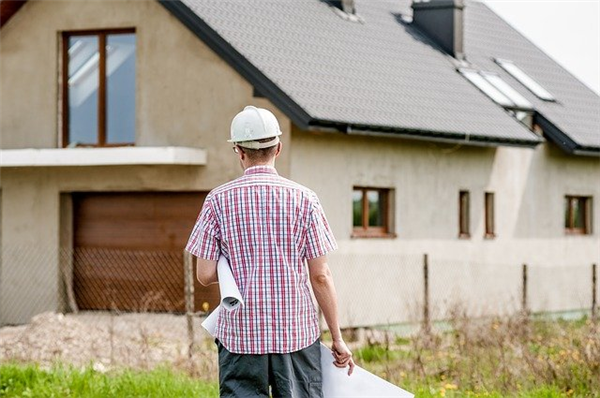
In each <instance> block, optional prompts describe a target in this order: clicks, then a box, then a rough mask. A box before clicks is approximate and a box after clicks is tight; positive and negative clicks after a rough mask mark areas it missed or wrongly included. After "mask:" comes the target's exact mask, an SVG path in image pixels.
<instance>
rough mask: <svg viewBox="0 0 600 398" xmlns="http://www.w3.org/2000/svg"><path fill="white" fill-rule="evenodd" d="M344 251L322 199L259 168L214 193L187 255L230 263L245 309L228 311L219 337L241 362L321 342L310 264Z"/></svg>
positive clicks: (270, 169) (219, 324) (222, 317)
mask: <svg viewBox="0 0 600 398" xmlns="http://www.w3.org/2000/svg"><path fill="white" fill-rule="evenodd" d="M336 248H337V244H336V242H335V239H334V237H333V234H332V232H331V230H330V228H329V225H328V223H327V220H326V218H325V214H324V212H323V209H322V208H321V205H320V203H319V199H318V198H317V196H316V194H315V193H314V192H312V191H311V190H309V189H308V188H306V187H304V186H302V185H299V184H297V183H294V182H292V181H290V180H287V179H285V178H283V177H280V176H279V175H278V174H277V171H276V170H275V169H274V168H273V167H268V166H255V167H250V168H248V169H246V171H245V173H244V175H243V176H242V177H240V178H238V179H236V180H234V181H231V182H229V183H227V184H224V185H222V186H220V187H218V188H215V189H214V190H212V191H211V192H210V193H209V194H208V196H207V197H206V200H205V202H204V206H203V207H202V210H201V212H200V215H199V216H198V220H197V221H196V225H195V226H194V229H193V231H192V234H191V236H190V239H189V241H188V244H187V247H186V250H188V251H189V252H190V253H192V254H193V255H195V256H196V257H200V258H204V259H208V260H218V259H219V256H220V254H221V253H222V254H223V255H224V256H225V257H227V259H229V264H230V266H231V270H232V273H233V276H234V278H235V281H236V283H237V285H238V287H239V289H240V292H241V294H242V297H243V298H244V301H245V306H244V307H243V308H237V309H235V310H233V311H231V312H229V311H226V310H221V312H220V314H219V319H218V321H217V329H216V337H217V338H218V339H219V340H220V341H221V344H223V346H224V347H225V348H227V350H229V351H230V352H233V353H237V354H267V353H289V352H294V351H298V350H301V349H303V348H306V347H308V346H309V345H311V344H312V343H314V342H315V341H316V340H317V338H318V337H319V325H318V317H317V312H316V309H315V306H314V304H313V301H312V296H311V293H310V287H309V275H308V270H307V267H306V265H305V260H306V259H311V258H315V257H320V256H323V255H325V254H326V253H327V252H329V251H331V250H334V249H336Z"/></svg>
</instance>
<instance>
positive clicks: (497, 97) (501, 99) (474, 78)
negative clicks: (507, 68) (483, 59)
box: [460, 69, 515, 107]
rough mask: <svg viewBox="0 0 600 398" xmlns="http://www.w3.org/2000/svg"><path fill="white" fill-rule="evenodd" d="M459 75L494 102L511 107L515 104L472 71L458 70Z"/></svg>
mask: <svg viewBox="0 0 600 398" xmlns="http://www.w3.org/2000/svg"><path fill="white" fill-rule="evenodd" d="M460 73H461V74H462V75H463V76H464V77H466V78H467V80H469V81H470V82H471V83H473V84H474V85H475V86H476V87H477V88H478V89H480V90H481V91H483V92H484V93H485V94H486V95H487V96H488V97H490V98H491V99H492V100H494V102H496V103H498V104H500V105H502V106H508V107H513V106H514V105H515V104H514V103H513V102H512V101H511V100H510V99H509V98H508V97H506V95H504V94H502V93H501V92H500V91H499V90H498V89H497V88H496V87H494V86H493V85H492V84H491V83H490V82H489V81H487V80H486V79H485V78H484V77H483V76H481V75H480V74H479V73H477V72H476V71H473V70H469V69H460Z"/></svg>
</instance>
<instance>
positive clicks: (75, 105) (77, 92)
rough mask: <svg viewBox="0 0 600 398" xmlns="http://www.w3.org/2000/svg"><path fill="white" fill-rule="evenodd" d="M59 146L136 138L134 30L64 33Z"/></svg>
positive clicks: (109, 143)
mask: <svg viewBox="0 0 600 398" xmlns="http://www.w3.org/2000/svg"><path fill="white" fill-rule="evenodd" d="M62 44H63V45H62V48H63V56H62V60H63V84H62V98H63V105H62V111H63V112H62V113H63V119H62V141H63V146H65V147H67V146H69V147H71V146H119V145H132V144H133V143H134V141H135V63H136V60H135V49H136V38H135V31H134V30H133V29H119V30H111V31H79V32H65V33H63V42H62Z"/></svg>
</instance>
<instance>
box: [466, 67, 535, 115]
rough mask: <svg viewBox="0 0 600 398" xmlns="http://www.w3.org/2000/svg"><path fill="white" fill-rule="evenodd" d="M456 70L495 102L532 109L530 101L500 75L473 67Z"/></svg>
mask: <svg viewBox="0 0 600 398" xmlns="http://www.w3.org/2000/svg"><path fill="white" fill-rule="evenodd" d="M458 71H459V72H460V73H461V74H462V75H463V76H464V77H465V78H466V79H467V80H468V81H470V82H471V83H473V85H474V86H475V87H477V88H478V89H480V90H481V91H483V92H484V93H485V94H486V95H487V96H488V97H490V98H491V99H492V100H493V101H494V102H496V103H497V104H499V105H502V106H503V107H505V108H511V109H533V106H532V105H531V103H530V102H529V101H527V99H525V97H523V96H522V95H521V94H519V93H518V92H517V91H516V90H515V89H513V88H512V87H511V86H509V85H508V84H507V83H506V82H505V81H504V80H502V78H501V77H500V76H498V75H496V74H494V73H489V72H482V71H476V70H473V69H464V68H461V69H459V70H458Z"/></svg>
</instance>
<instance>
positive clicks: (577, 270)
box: [291, 130, 600, 326]
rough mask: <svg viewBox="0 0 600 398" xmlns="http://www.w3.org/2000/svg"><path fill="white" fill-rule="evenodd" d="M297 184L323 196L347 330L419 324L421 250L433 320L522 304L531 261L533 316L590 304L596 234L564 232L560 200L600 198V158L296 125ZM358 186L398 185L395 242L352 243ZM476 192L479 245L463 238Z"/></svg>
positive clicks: (599, 218)
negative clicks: (466, 201)
mask: <svg viewBox="0 0 600 398" xmlns="http://www.w3.org/2000/svg"><path fill="white" fill-rule="evenodd" d="M292 145H293V148H294V151H293V155H292V173H291V175H292V178H293V179H296V180H297V181H299V182H301V183H304V184H306V185H308V186H309V187H311V188H313V189H314V190H315V191H316V192H317V194H318V195H319V197H320V199H321V201H322V203H323V206H324V208H325V210H326V212H327V216H328V219H329V221H330V223H331V225H332V227H333V230H334V233H335V235H336V238H337V240H338V243H339V246H340V248H339V250H338V251H336V252H334V253H333V254H332V255H331V256H330V257H331V258H330V262H331V265H332V267H333V270H334V274H335V275H334V276H335V280H336V284H337V286H338V290H339V294H340V301H341V308H342V318H343V323H344V324H346V325H359V326H360V325H369V324H372V323H379V324H385V323H397V322H401V321H406V320H415V319H419V317H420V315H421V313H422V312H421V311H422V310H421V308H422V307H421V305H422V302H423V266H422V264H423V254H425V253H427V254H428V256H429V272H430V280H429V285H430V292H431V293H430V297H431V301H432V304H431V305H432V314H433V315H434V316H439V317H444V316H447V313H448V310H449V309H451V307H453V306H454V305H456V304H457V303H461V304H467V303H468V306H469V307H470V311H472V312H473V313H502V312H507V311H512V310H515V309H517V308H519V306H520V300H521V274H522V272H521V270H522V268H521V265H522V264H524V263H526V264H528V266H529V284H528V285H529V292H528V293H529V306H530V308H531V309H532V310H534V311H535V310H553V311H562V310H571V309H579V308H585V307H590V306H591V296H592V294H591V264H592V263H594V262H598V260H599V259H600V238H599V236H600V235H599V234H598V228H599V227H600V224H599V223H600V210H599V206H597V203H595V206H594V209H593V225H594V227H595V230H594V234H593V235H591V236H567V235H566V234H565V232H564V196H565V195H566V194H573V195H590V196H593V197H594V200H595V201H596V202H597V201H598V198H600V184H599V183H598V181H600V159H597V158H585V157H573V156H567V155H564V154H562V152H561V151H560V150H558V149H557V148H555V147H553V146H552V145H551V144H545V145H541V146H540V147H538V148H537V149H535V150H533V149H523V148H511V147H501V148H497V149H495V148H482V147H467V146H459V145H445V144H434V143H422V142H418V141H410V140H401V139H385V138H375V137H357V136H343V135H339V134H315V133H310V132H305V131H298V130H295V131H294V133H293V139H292ZM354 186H368V187H380V188H392V189H394V190H395V201H394V204H393V208H394V224H395V230H394V232H395V233H396V234H397V237H396V238H389V239H364V238H363V239H360V238H351V233H352V207H351V206H352V199H351V198H352V196H351V194H352V189H353V187H354ZM461 189H466V190H469V191H470V196H471V213H470V214H471V238H470V239H459V238H458V192H459V190H461ZM486 191H490V192H494V193H495V208H496V212H495V217H496V235H497V237H496V238H495V239H485V238H484V219H483V217H484V193H485V192H486Z"/></svg>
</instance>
